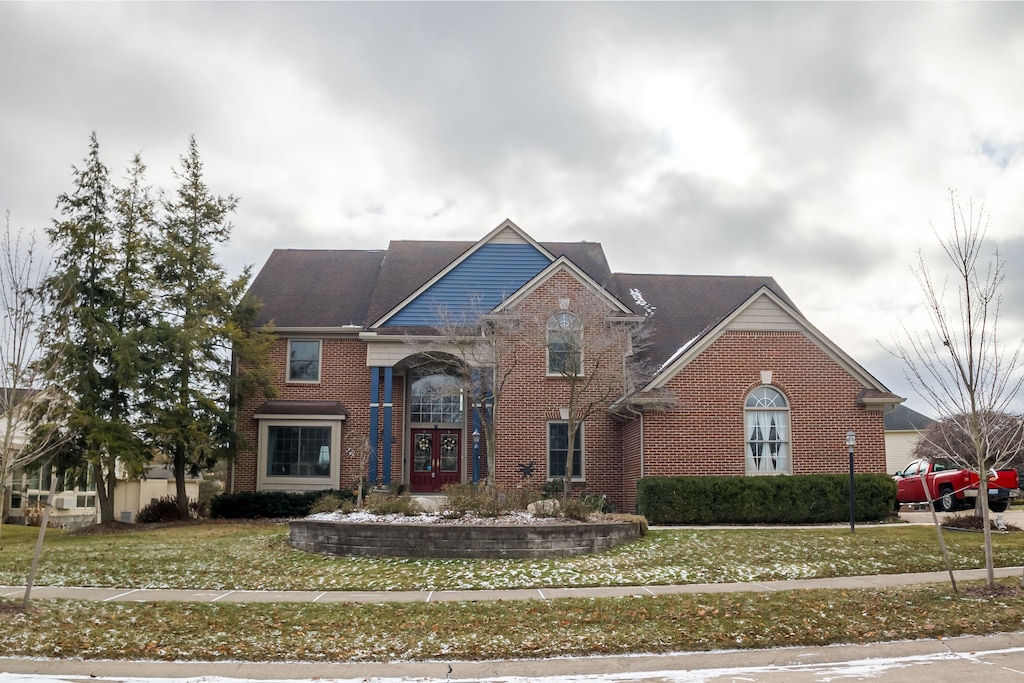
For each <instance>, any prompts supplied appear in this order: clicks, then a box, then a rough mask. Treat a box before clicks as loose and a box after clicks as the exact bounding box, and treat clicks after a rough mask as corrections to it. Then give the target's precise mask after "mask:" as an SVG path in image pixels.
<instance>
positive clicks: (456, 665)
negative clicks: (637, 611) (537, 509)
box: [0, 510, 1024, 683]
mask: <svg viewBox="0 0 1024 683" xmlns="http://www.w3.org/2000/svg"><path fill="white" fill-rule="evenodd" d="M901 517H903V518H904V519H906V520H907V521H909V522H911V523H931V513H929V512H927V511H925V512H910V511H907V512H903V513H901ZM1005 519H1006V521H1007V522H1010V523H1013V524H1017V525H1018V526H1022V527H1024V511H1016V510H1014V511H1010V512H1008V513H1006V514H1005ZM996 575H997V576H998V577H1022V575H1024V568H1022V567H1004V568H1000V569H998V570H997V571H996ZM955 576H956V578H957V581H969V580H975V579H982V578H984V576H985V572H984V570H969V571H957V572H955ZM948 580H949V576H948V574H947V573H945V572H926V573H919V574H897V575H876V576H856V577H840V578H830V579H802V580H790V581H766V582H753V583H730V584H698V585H679V586H627V587H601V588H560V589H543V590H535V589H534V590H498V591H424V592H416V591H403V592H352V591H211V590H155V589H117V588H85V587H57V586H37V587H35V588H34V589H33V591H32V597H33V599H39V600H49V599H74V600H96V601H159V600H169V601H185V602H361V603H370V602H377V603H379V602H412V601H419V602H439V601H454V600H553V599H558V598H570V597H571V598H583V597H617V596H627V595H663V594H671V593H711V592H739V591H758V592H764V591H782V590H799V589H809V588H833V589H843V588H851V589H855V588H879V587H887V586H900V585H913V584H924V583H942V582H946V581H948ZM1022 581H1024V577H1022ZM22 595H24V587H22V586H0V597H6V598H20V597H21V596H22ZM449 667H450V668H449ZM211 677H213V678H211ZM981 677H984V679H985V681H986V683H1004V682H1005V683H1011V682H1014V683H1024V632H1017V633H1008V634H999V635H994V636H971V637H964V638H952V639H929V640H913V641H900V642H887V643H874V644H868V645H840V646H829V647H801V648H775V649H769V650H729V651H720V652H710V653H677V654H668V655H633V656H625V657H582V658H576V657H566V658H555V659H543V660H503V661H488V662H461V661H459V662H454V661H453V662H389V663H323V662H317V663H313V662H286V663H270V662H256V663H251V662H150V661H91V660H90V661H83V660H43V659H28V658H4V657H2V653H0V683H55V682H57V681H60V682H62V683H80V682H81V681H84V680H97V679H110V680H115V681H119V682H124V683H145V682H148V681H156V680H158V679H159V680H161V681H163V683H169V681H168V679H171V680H180V681H184V680H188V681H195V680H197V679H200V678H201V679H202V680H203V681H206V682H208V683H210V682H212V681H213V680H214V679H216V678H220V679H226V681H225V683H230V682H232V681H239V680H241V681H258V680H289V681H321V682H323V681H329V680H337V681H367V682H369V681H374V682H378V681H379V682H381V683H384V682H387V681H418V682H425V683H432V682H437V683H440V682H441V681H452V682H456V681H458V682H462V683H476V682H481V683H482V682H485V681H490V682H494V683H498V682H500V683H519V682H525V681H537V682H543V683H575V682H580V683H582V682H583V681H587V682H590V681H617V682H620V683H726V682H729V683H734V682H737V683H738V682H739V681H743V682H744V683H750V682H755V683H776V682H778V683H782V682H786V683H805V682H812V681H813V682H815V683H825V682H832V681H840V680H867V679H870V680H871V681H878V682H881V683H904V682H910V681H914V682H916V681H921V680H924V679H928V680H930V681H936V682H939V683H944V682H947V681H948V682H950V683H952V682H953V681H961V680H967V679H969V678H981Z"/></svg>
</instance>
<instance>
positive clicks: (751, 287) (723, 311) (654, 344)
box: [616, 273, 796, 365]
mask: <svg viewBox="0 0 1024 683" xmlns="http://www.w3.org/2000/svg"><path fill="white" fill-rule="evenodd" d="M616 279H617V280H618V286H619V290H620V291H621V292H622V296H621V297H620V298H621V299H622V301H623V302H624V303H626V304H627V305H628V306H630V307H631V308H633V310H634V311H636V312H637V313H640V314H644V313H646V312H647V309H650V310H653V315H652V316H651V326H652V328H653V334H652V337H651V339H650V340H649V342H650V343H649V346H648V348H647V349H646V350H645V352H644V354H645V355H646V356H647V357H648V358H650V359H651V360H652V361H653V362H654V363H655V364H657V365H661V364H662V363H664V362H665V361H667V360H668V359H669V358H671V357H672V355H673V354H674V353H675V352H676V351H677V350H678V349H679V348H680V347H681V346H683V345H684V344H686V343H688V342H690V341H691V340H692V339H693V338H695V337H697V336H699V335H701V334H703V333H704V332H707V331H708V330H709V329H710V328H712V327H714V326H715V325H717V324H718V323H719V322H721V321H722V320H723V319H724V318H725V317H727V316H728V315H729V314H730V313H732V312H733V311H734V310H736V308H737V307H738V306H739V305H740V304H742V303H743V302H744V301H746V300H747V299H749V298H750V296H751V295H753V294H754V293H755V292H756V291H758V290H759V289H761V288H762V287H767V288H768V289H770V290H771V291H772V292H773V293H774V294H776V295H777V296H778V297H779V298H781V299H782V300H783V301H785V302H786V303H787V304H788V305H789V306H792V307H793V308H794V310H795V309H796V306H795V305H794V304H793V302H792V301H790V299H789V297H788V296H787V295H786V293H785V292H783V291H782V288H781V287H779V285H778V283H777V282H775V279H774V278H771V277H752V276H743V275H643V274H637V273H618V274H616ZM634 290H635V291H636V292H637V293H638V294H639V298H640V300H642V301H643V302H644V303H646V307H647V309H645V307H644V306H643V305H641V304H640V303H639V301H638V299H637V297H635V296H634V295H633V294H632V292H633V291H634Z"/></svg>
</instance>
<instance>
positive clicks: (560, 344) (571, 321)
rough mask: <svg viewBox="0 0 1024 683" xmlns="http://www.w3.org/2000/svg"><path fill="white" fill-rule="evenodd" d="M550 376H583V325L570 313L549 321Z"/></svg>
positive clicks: (557, 315)
mask: <svg viewBox="0 0 1024 683" xmlns="http://www.w3.org/2000/svg"><path fill="white" fill-rule="evenodd" d="M547 336H548V339H547V342H548V374H549V375H582V374H583V325H582V324H581V323H580V319H579V318H577V317H576V316H575V315H573V314H572V313H570V312H569V311H559V312H558V313H555V314H554V315H553V316H551V317H550V318H549V319H548V328H547Z"/></svg>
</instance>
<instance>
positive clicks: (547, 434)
mask: <svg viewBox="0 0 1024 683" xmlns="http://www.w3.org/2000/svg"><path fill="white" fill-rule="evenodd" d="M553 424H562V425H566V431H568V428H569V427H568V425H569V422H568V420H548V421H547V424H545V425H544V438H545V441H546V442H547V449H546V451H545V453H544V472H545V473H546V474H547V475H548V477H547V479H548V481H553V480H555V479H565V475H564V474H563V475H559V476H551V425H553ZM576 428H577V429H579V432H580V471H579V472H577V471H576V470H573V472H572V481H574V482H585V481H586V480H587V476H586V475H587V437H586V431H587V430H586V429H584V428H583V423H582V422H581V423H579V424H578V425H576ZM566 457H567V458H571V457H572V453H567V454H566Z"/></svg>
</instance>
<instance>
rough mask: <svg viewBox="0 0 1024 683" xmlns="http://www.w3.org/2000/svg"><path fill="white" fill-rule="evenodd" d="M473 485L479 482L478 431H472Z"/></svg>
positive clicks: (475, 429)
mask: <svg viewBox="0 0 1024 683" xmlns="http://www.w3.org/2000/svg"><path fill="white" fill-rule="evenodd" d="M471 436H472V437H473V483H474V484H476V483H477V482H479V481H480V430H479V429H477V428H474V429H473V434H472V435H471Z"/></svg>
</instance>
